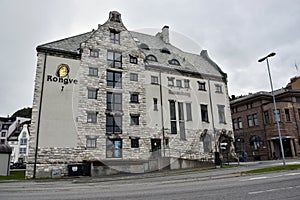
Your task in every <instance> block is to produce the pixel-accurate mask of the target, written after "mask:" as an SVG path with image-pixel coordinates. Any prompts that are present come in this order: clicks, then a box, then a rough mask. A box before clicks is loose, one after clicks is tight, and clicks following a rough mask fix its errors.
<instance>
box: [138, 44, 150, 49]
mask: <svg viewBox="0 0 300 200" xmlns="http://www.w3.org/2000/svg"><path fill="white" fill-rule="evenodd" d="M140 48H141V49H144V50H150V48H149V46H148V45H147V44H145V43H142V44H140Z"/></svg>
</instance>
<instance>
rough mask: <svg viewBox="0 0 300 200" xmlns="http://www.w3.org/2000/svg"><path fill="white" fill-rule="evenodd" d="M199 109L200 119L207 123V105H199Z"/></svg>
mask: <svg viewBox="0 0 300 200" xmlns="http://www.w3.org/2000/svg"><path fill="white" fill-rule="evenodd" d="M200 107H201V119H202V121H203V122H208V110H207V105H203V104H201V105H200Z"/></svg>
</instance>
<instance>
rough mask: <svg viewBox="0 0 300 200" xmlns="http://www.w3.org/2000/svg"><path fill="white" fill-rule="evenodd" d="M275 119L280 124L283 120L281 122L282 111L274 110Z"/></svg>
mask: <svg viewBox="0 0 300 200" xmlns="http://www.w3.org/2000/svg"><path fill="white" fill-rule="evenodd" d="M274 119H275V122H277V121H278V122H280V121H281V120H280V110H278V109H277V110H276V111H275V110H274Z"/></svg>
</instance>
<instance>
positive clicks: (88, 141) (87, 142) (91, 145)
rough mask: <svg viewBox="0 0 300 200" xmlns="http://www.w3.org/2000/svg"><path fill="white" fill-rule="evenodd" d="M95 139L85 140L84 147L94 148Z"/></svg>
mask: <svg viewBox="0 0 300 200" xmlns="http://www.w3.org/2000/svg"><path fill="white" fill-rule="evenodd" d="M96 142H97V139H96V138H87V140H86V147H87V148H96Z"/></svg>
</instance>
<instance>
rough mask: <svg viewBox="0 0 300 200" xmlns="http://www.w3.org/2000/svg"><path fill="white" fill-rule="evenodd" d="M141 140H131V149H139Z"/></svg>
mask: <svg viewBox="0 0 300 200" xmlns="http://www.w3.org/2000/svg"><path fill="white" fill-rule="evenodd" d="M139 147H140V144H139V139H137V138H131V148H139Z"/></svg>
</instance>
